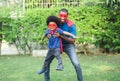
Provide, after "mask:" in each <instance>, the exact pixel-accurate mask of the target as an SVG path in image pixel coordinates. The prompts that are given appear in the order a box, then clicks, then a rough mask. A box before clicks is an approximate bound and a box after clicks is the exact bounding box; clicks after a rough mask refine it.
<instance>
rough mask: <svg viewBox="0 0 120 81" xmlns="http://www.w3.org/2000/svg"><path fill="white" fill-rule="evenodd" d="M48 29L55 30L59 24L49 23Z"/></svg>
mask: <svg viewBox="0 0 120 81" xmlns="http://www.w3.org/2000/svg"><path fill="white" fill-rule="evenodd" d="M48 28H49V29H50V30H55V29H56V28H57V24H56V23H55V22H49V24H48Z"/></svg>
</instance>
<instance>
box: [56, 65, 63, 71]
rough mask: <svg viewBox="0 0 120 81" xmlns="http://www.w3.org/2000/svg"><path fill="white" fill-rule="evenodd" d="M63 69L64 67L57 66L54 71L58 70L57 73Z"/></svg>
mask: <svg viewBox="0 0 120 81" xmlns="http://www.w3.org/2000/svg"><path fill="white" fill-rule="evenodd" d="M63 69H64V67H63V66H62V65H59V66H58V67H57V68H56V70H58V71H63Z"/></svg>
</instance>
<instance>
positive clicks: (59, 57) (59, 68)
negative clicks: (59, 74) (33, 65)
mask: <svg viewBox="0 0 120 81" xmlns="http://www.w3.org/2000/svg"><path fill="white" fill-rule="evenodd" d="M54 56H55V57H56V59H57V60H58V66H57V68H56V70H63V69H64V67H63V63H62V58H61V56H60V49H59V48H57V49H55V51H54Z"/></svg>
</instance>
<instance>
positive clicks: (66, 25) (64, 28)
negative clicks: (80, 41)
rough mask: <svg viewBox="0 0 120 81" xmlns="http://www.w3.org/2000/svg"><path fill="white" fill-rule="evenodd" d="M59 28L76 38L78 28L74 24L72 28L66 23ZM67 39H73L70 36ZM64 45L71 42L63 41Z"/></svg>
mask: <svg viewBox="0 0 120 81" xmlns="http://www.w3.org/2000/svg"><path fill="white" fill-rule="evenodd" d="M59 28H60V29H62V30H63V31H66V32H69V33H71V34H73V35H75V36H76V26H75V25H74V24H73V25H71V26H68V24H67V23H65V24H62V25H59ZM67 37H69V38H71V37H70V36H67ZM62 43H63V44H69V42H67V41H66V40H64V39H62Z"/></svg>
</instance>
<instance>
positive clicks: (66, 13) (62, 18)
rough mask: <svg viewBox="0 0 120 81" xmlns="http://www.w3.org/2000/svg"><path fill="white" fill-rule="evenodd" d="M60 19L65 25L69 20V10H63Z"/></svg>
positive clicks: (60, 12)
mask: <svg viewBox="0 0 120 81" xmlns="http://www.w3.org/2000/svg"><path fill="white" fill-rule="evenodd" d="M59 18H60V21H61V23H65V22H66V20H67V18H68V10H67V9H65V8H62V9H61V10H60V11H59Z"/></svg>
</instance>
